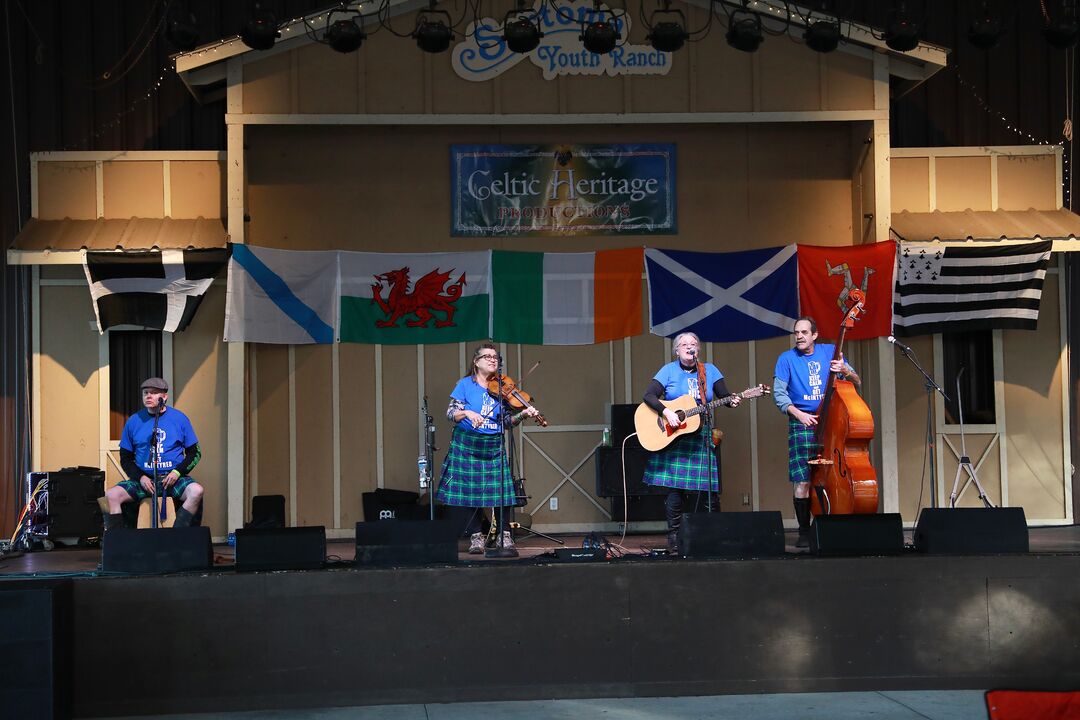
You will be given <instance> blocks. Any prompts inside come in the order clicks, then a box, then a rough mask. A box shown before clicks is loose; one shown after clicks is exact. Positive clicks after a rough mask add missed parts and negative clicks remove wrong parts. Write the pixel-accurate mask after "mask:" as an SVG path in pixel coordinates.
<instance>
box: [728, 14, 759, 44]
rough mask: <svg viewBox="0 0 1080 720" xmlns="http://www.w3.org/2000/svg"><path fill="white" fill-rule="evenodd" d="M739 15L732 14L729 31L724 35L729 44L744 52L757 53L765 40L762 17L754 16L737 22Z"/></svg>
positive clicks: (729, 20)
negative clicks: (762, 30)
mask: <svg viewBox="0 0 1080 720" xmlns="http://www.w3.org/2000/svg"><path fill="white" fill-rule="evenodd" d="M737 14H739V12H738V11H736V12H735V13H732V14H731V16H730V17H729V19H728V30H727V33H726V34H725V35H724V37H725V38H727V44H728V45H730V46H731V47H733V48H735V49H736V50H742V51H743V52H748V53H752V52H755V51H757V49H758V48H759V47H761V43H762V41H763V40H764V39H765V36H764V35H763V34H762V32H761V16H759V15H753V16H752V17H743V18H740V19H739V20H736V19H735V16H736V15H737Z"/></svg>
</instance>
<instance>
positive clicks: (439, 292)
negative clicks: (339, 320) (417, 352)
mask: <svg viewBox="0 0 1080 720" xmlns="http://www.w3.org/2000/svg"><path fill="white" fill-rule="evenodd" d="M453 272H454V269H453V268H450V269H449V270H447V271H446V272H439V268H435V269H434V270H432V271H431V272H429V273H428V274H427V275H425V276H424V277H422V278H420V279H419V280H417V281H416V284H415V286H414V287H413V289H412V292H409V268H408V267H403V268H401V269H400V270H391V271H389V272H385V273H383V274H381V275H375V276H374V277H375V284H374V285H372V286H371V291H372V293H373V297H372V298H371V301H372V302H374V303H378V305H379V307H380V308H382V311H383V312H384V313H386V315H387V317H386V319H385V320H376V321H375V326H376V327H380V328H390V327H397V322H398V320H400V319H401V318H403V317H405V316H406V315H415V316H416V319H415V320H407V321H406V322H405V324H406V325H407V326H408V327H427V324H428V322H429V321H430V320H431V319H432V317H434V316H433V315H432V314H431V312H432V311H433V310H435V311H438V312H443V313H446V319H444V320H436V321H435V327H437V328H441V327H450V326H452V325H453V324H454V312H455V310H457V308H455V307H454V303H455V302H457V299H458V298H459V297H461V291H462V290H461V289H462V288H463V287H465V285H466V282H465V273H461V277H459V278H458V279H457V282H455V283H454V284H453V285H451V286H450V287H447V288H446V289H445V292H444V291H443V288H444V286H445V285H446V282H447V281H448V280H449V279H450V274H451V273H453ZM383 283H386V285H387V286H388V288H389V290H390V294H389V296H388V297H387V298H386V299H385V300H383V297H382V291H383Z"/></svg>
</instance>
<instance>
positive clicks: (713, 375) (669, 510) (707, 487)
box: [644, 332, 739, 553]
mask: <svg viewBox="0 0 1080 720" xmlns="http://www.w3.org/2000/svg"><path fill="white" fill-rule="evenodd" d="M700 347H701V341H700V340H699V339H698V336H697V335H695V334H694V333H691V332H684V333H679V334H678V335H676V336H675V339H674V340H672V342H671V352H672V354H673V355H674V356H675V358H676V359H675V361H674V362H670V363H668V364H667V365H664V366H663V367H662V368H660V370H659V372H657V373H656V375H655V376H654V377H653V379H652V382H650V383H649V387H648V388H647V389H646V390H645V397H644V402H645V404H646V405H647V406H649V407H650V408H652V409H653V410H654V411H655V412H656V413H657V415H662V416H663V418H664V421H665V422H666V423H667V424H669V425H671V426H672V427H678V426H679V425H680V424H681V423H682V422H683V420H680V418H679V416H678V415H676V414H675V411H673V410H672V409H670V408H667V407H664V405H663V403H661V402H660V401H661V400H662V399H663V400H674V399H676V398H678V397H681V396H683V395H690V396H691V397H693V398H695V399H697V400H698V401H699V402H704V401H710V400H712V399H713V398H714V397H725V396H730V395H731V393H730V392H728V389H727V385H726V384H725V383H724V376H723V374H721V372H720V370H719V369H717V367H716V366H715V365H713V364H712V363H700V362H698V352H699V349H700ZM702 386H704V390H703V391H702V389H701V388H702ZM702 392H704V394H705V397H704V398H702V396H701V394H702ZM725 404H728V406H729V407H735V406H737V405H738V404H739V397H738V396H737V395H735V396H732V399H731V401H730V403H725ZM711 440H712V438H711V437H710V436H709V434H707V433H703V432H698V433H693V434H690V435H683V436H681V437H679V438H677V439H676V440H675V441H674V442H672V443H671V444H670V445H669V446H668V447H667V448H666V449H664V450H662V451H660V452H654V453H652V454H651V455H649V459H648V462H647V463H646V465H645V482H646V483H648V484H649V485H658V486H661V487H666V488H668V489H669V492H668V495H667V499H666V501H665V503H664V506H665V510H666V515H667V526H668V537H667V542H668V550H669V551H670V552H672V553H677V552H678V540H679V525H680V522H681V520H682V512H683V493H684V492H692V493H693V494H694V500H695V504H697V503H699V502H700V501H701V499H702V495H704V496H705V503H706V505H707V503H708V502H709V501H710V500H711V499H712V498H713V497H715V495H716V494H718V493H719V492H720V487H719V483H718V481H717V477H718V475H717V466H716V456H715V455H714V453H713V448H712V442H711ZM710 509H711V508H710Z"/></svg>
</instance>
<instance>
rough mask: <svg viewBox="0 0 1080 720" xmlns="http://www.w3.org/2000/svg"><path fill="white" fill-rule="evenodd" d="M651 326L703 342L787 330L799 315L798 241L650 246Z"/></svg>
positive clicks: (647, 264) (647, 261) (656, 331)
mask: <svg viewBox="0 0 1080 720" xmlns="http://www.w3.org/2000/svg"><path fill="white" fill-rule="evenodd" d="M645 274H646V277H647V278H648V282H649V330H650V332H652V333H653V334H654V335H662V336H664V337H672V336H674V335H676V334H678V333H680V332H686V331H689V332H693V333H697V335H698V337H700V338H701V340H702V342H737V341H745V340H760V339H763V338H770V337H777V336H780V335H787V334H788V333H790V332H791V327H792V326H793V325H794V324H795V320H796V319H797V318H798V315H799V287H798V281H799V273H798V265H797V261H796V246H795V245H786V246H784V247H778V248H766V249H763V250H745V251H742V252H732V253H703V252H689V251H683V250H656V249H653V248H647V249H646V250H645Z"/></svg>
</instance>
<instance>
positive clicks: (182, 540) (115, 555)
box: [101, 527, 214, 574]
mask: <svg viewBox="0 0 1080 720" xmlns="http://www.w3.org/2000/svg"><path fill="white" fill-rule="evenodd" d="M213 552H214V551H213V546H212V544H211V542H210V528H206V527H183V528H153V529H149V528H148V529H143V530H136V529H134V528H113V529H112V530H109V531H108V532H107V533H105V537H104V539H103V540H102V544H101V569H102V570H104V571H106V572H126V573H134V574H151V573H171V572H184V571H194V570H209V569H210V567H211V566H212V565H213V564H214V554H213Z"/></svg>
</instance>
